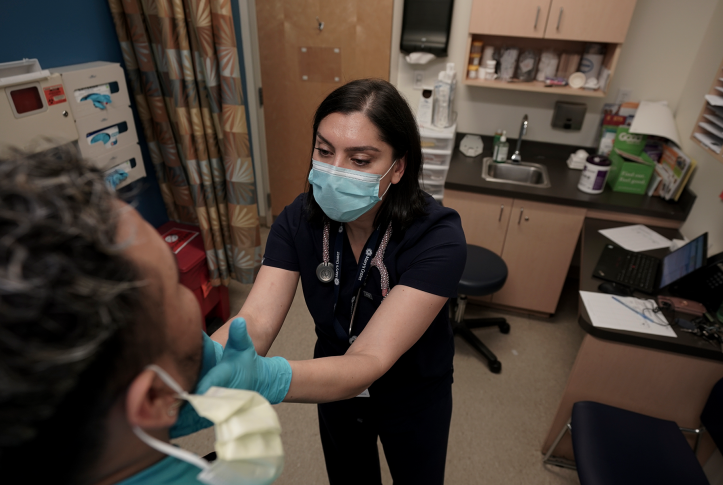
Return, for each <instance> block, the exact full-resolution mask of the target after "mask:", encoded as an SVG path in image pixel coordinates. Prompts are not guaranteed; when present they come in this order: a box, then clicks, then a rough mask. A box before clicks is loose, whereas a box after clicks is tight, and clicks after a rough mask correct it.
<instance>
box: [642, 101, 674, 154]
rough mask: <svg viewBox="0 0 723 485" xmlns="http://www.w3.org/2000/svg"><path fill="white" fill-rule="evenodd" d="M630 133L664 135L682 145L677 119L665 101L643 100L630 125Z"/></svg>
mask: <svg viewBox="0 0 723 485" xmlns="http://www.w3.org/2000/svg"><path fill="white" fill-rule="evenodd" d="M630 133H640V134H643V135H655V136H662V137H664V138H667V139H668V140H670V141H672V142H674V143H675V144H676V145H678V146H680V137H679V136H678V128H677V127H676V125H675V119H674V118H673V113H672V112H671V111H670V108H669V107H668V103H666V102H665V101H661V102H653V101H642V102H641V103H640V105H639V106H638V111H637V112H636V113H635V118H634V119H633V122H632V124H631V125H630Z"/></svg>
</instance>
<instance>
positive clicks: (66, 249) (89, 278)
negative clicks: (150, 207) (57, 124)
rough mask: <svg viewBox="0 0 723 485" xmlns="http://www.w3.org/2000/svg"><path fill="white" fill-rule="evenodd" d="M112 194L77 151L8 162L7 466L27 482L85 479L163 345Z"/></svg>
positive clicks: (3, 435) (3, 214)
mask: <svg viewBox="0 0 723 485" xmlns="http://www.w3.org/2000/svg"><path fill="white" fill-rule="evenodd" d="M115 198H116V196H115V194H114V192H113V191H112V190H111V189H109V188H108V187H106V185H105V182H104V178H103V174H102V173H101V172H100V171H99V170H98V169H96V168H94V167H92V166H91V165H90V164H88V163H86V162H84V161H83V160H81V159H80V158H79V157H78V156H77V152H76V151H74V150H71V149H67V148H66V149H55V150H51V151H48V152H44V153H41V154H36V155H27V154H24V153H22V152H19V151H14V152H11V153H10V156H9V157H4V158H0V466H1V467H2V469H3V470H6V473H7V471H8V470H20V471H21V475H22V477H23V480H22V481H23V482H24V483H54V484H59V483H79V482H82V475H83V472H84V471H85V470H84V469H87V468H89V467H90V466H91V465H93V464H94V463H95V460H97V458H98V456H99V454H100V452H101V450H102V448H103V445H104V424H105V422H106V417H107V415H108V411H109V409H110V407H111V406H112V405H113V403H114V402H115V401H116V400H117V399H118V398H119V397H120V396H121V395H122V394H123V393H124V392H125V390H126V388H127V387H128V385H129V384H130V382H131V381H132V379H133V378H134V377H135V376H136V375H137V374H138V373H140V372H141V371H142V369H143V368H144V367H145V366H146V365H147V364H148V363H150V362H152V360H153V359H154V358H156V357H157V356H158V355H159V354H160V352H161V351H162V349H163V347H164V345H163V344H164V342H165V335H164V333H163V325H159V324H158V322H159V321H162V320H156V321H155V322H152V321H151V319H152V318H157V313H158V310H152V308H153V307H154V305H152V303H151V302H150V298H149V296H148V291H147V290H146V289H143V288H142V287H143V283H141V277H142V275H141V274H140V270H139V269H137V268H136V267H135V266H134V265H133V264H132V263H131V261H129V260H128V259H127V258H125V257H123V256H122V255H121V250H122V244H119V243H118V242H116V229H117V221H118V212H119V207H118V205H117V204H115V203H114V200H115Z"/></svg>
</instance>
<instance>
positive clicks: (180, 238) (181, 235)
mask: <svg viewBox="0 0 723 485" xmlns="http://www.w3.org/2000/svg"><path fill="white" fill-rule="evenodd" d="M196 236H198V233H197V232H195V231H187V230H185V229H171V230H170V231H168V232H167V233H165V234H164V235H163V240H164V241H166V242H167V243H168V245H169V246H171V251H173V253H174V254H178V253H179V252H181V249H183V248H184V247H185V246H186V244H188V243H189V242H190V241H191V239H193V238H194V237H196Z"/></svg>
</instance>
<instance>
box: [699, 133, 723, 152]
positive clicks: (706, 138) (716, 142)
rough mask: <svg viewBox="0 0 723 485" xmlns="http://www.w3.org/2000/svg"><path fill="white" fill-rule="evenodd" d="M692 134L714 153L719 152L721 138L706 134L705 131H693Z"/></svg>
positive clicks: (722, 145)
mask: <svg viewBox="0 0 723 485" xmlns="http://www.w3.org/2000/svg"><path fill="white" fill-rule="evenodd" d="M693 136H694V137H696V138H697V139H698V140H700V142H701V143H702V144H703V145H705V146H707V147H708V148H710V149H711V150H713V151H714V152H716V153H720V151H721V148H723V140H721V139H720V138H718V137H717V136H714V135H708V134H706V133H693Z"/></svg>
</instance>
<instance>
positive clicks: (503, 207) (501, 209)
mask: <svg viewBox="0 0 723 485" xmlns="http://www.w3.org/2000/svg"><path fill="white" fill-rule="evenodd" d="M503 210H505V206H504V204H503V205H501V206H500V217H499V218H498V219H497V222H500V221H502V211H503Z"/></svg>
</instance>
